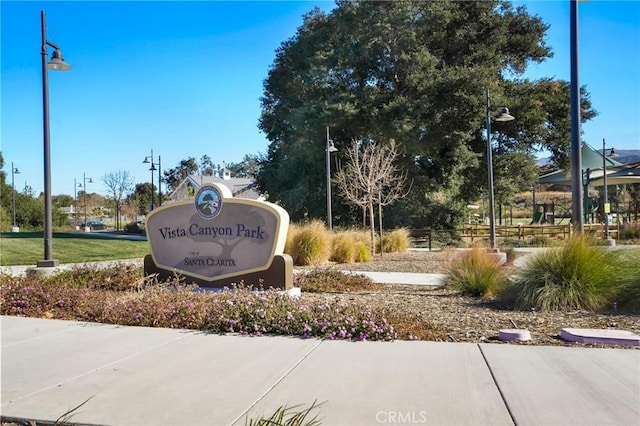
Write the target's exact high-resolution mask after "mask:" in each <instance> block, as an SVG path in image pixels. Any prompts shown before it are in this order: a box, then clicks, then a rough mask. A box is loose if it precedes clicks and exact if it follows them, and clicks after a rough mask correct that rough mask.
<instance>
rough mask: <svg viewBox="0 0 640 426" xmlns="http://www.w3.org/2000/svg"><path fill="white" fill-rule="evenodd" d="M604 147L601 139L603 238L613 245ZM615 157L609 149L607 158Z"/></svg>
mask: <svg viewBox="0 0 640 426" xmlns="http://www.w3.org/2000/svg"><path fill="white" fill-rule="evenodd" d="M605 153H606V146H605V139H604V138H602V179H603V182H602V183H603V185H604V194H603V195H604V197H603V198H604V200H603V203H602V213H603V214H604V237H605V240H606V241H607V243H609V244H610V245H615V240H614V239H613V238H611V237H610V236H609V213H610V212H611V207H610V206H609V196H608V195H609V194H607V156H606V154H605ZM614 155H615V149H613V148H611V153H610V154H609V157H613V156H614Z"/></svg>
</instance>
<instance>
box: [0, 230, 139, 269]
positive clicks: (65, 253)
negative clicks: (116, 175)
mask: <svg viewBox="0 0 640 426" xmlns="http://www.w3.org/2000/svg"><path fill="white" fill-rule="evenodd" d="M52 245H53V256H52V257H53V258H54V259H57V260H59V261H60V263H77V262H92V261H99V260H112V259H134V258H141V257H144V256H145V255H147V254H150V253H151V251H150V249H149V243H147V242H146V241H133V240H125V239H121V238H116V237H113V238H109V237H105V236H97V235H95V234H77V233H54V234H53V243H52ZM43 259H44V238H43V233H42V232H20V233H0V266H10V265H35V264H36V263H37V262H38V261H39V260H43Z"/></svg>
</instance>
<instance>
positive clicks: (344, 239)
mask: <svg viewBox="0 0 640 426" xmlns="http://www.w3.org/2000/svg"><path fill="white" fill-rule="evenodd" d="M329 260H331V261H332V262H336V263H354V262H368V261H370V260H371V250H370V249H369V235H368V234H367V233H366V232H365V231H357V230H348V231H342V232H340V233H338V234H335V235H334V237H333V239H332V240H331V257H330V258H329Z"/></svg>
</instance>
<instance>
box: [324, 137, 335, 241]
mask: <svg viewBox="0 0 640 426" xmlns="http://www.w3.org/2000/svg"><path fill="white" fill-rule="evenodd" d="M336 151H338V148H336V147H335V146H334V145H333V141H332V140H331V139H330V138H329V126H327V145H326V148H325V154H326V157H325V163H326V166H327V225H328V226H329V230H330V231H331V230H333V219H332V215H331V155H330V154H331V153H332V152H336Z"/></svg>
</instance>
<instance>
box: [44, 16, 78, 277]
mask: <svg viewBox="0 0 640 426" xmlns="http://www.w3.org/2000/svg"><path fill="white" fill-rule="evenodd" d="M40 23H41V32H42V47H41V49H40V50H41V51H40V53H41V55H42V119H43V128H44V129H43V130H44V132H43V133H44V260H39V261H38V262H37V265H36V266H37V267H41V268H50V267H55V266H58V264H59V262H58V260H56V259H53V231H52V228H53V218H52V214H51V149H50V146H49V76H48V70H49V69H52V70H57V71H68V70H70V69H71V65H69V64H67V63H66V62H65V61H64V59H62V52H61V51H60V48H59V47H58V46H56V45H55V44H53V43H51V42H50V41H48V40H47V37H46V32H47V26H46V23H45V15H44V10H42V11H41V12H40ZM47 46H51V47H53V48H54V49H55V50H54V51H53V54H52V55H51V61H49V62H47Z"/></svg>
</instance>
